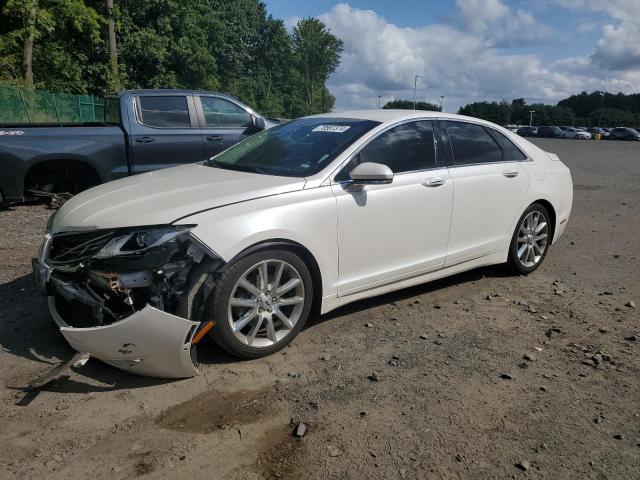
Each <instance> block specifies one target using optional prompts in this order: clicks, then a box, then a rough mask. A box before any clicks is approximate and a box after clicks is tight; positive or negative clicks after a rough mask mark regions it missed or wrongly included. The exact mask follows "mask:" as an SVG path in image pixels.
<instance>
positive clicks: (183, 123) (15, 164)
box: [0, 90, 277, 205]
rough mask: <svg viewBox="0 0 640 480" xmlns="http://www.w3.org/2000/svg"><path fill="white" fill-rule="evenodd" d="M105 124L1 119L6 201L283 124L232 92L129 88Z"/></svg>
mask: <svg viewBox="0 0 640 480" xmlns="http://www.w3.org/2000/svg"><path fill="white" fill-rule="evenodd" d="M105 111H106V114H105V120H104V122H101V123H90V124H87V123H84V124H60V125H58V124H42V125H33V124H29V125H24V124H23V125H18V124H5V125H0V205H3V204H10V203H17V202H22V201H25V200H29V199H32V198H34V197H35V196H37V193H35V192H48V193H60V192H68V193H72V194H75V193H78V192H80V191H82V190H85V189H87V188H89V187H92V186H94V185H97V184H100V183H103V182H108V181H111V180H115V179H118V178H122V177H126V176H129V175H135V174H138V173H144V172H148V171H151V170H158V169H161V168H167V167H173V166H175V165H179V164H184V163H194V162H198V161H201V160H205V159H207V158H211V157H213V156H214V155H217V154H218V153H220V152H221V151H223V150H226V149H227V148H229V147H230V146H232V145H234V144H235V143H237V142H239V141H240V140H242V139H244V138H246V137H247V136H249V135H253V134H254V133H256V132H258V131H260V130H263V129H265V128H269V127H270V126H272V125H274V124H275V123H277V122H274V121H272V120H268V119H265V118H264V117H262V116H261V115H259V114H258V113H256V112H255V111H254V110H252V109H251V108H250V107H248V106H246V105H244V104H242V103H241V102H239V101H238V100H236V99H235V98H233V97H230V96H228V95H224V94H221V93H215V92H204V91H190V90H126V91H123V92H121V93H120V94H119V95H118V96H117V97H114V98H112V99H109V100H107V106H106V108H105Z"/></svg>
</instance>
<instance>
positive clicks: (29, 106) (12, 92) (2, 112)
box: [0, 87, 118, 124]
mask: <svg viewBox="0 0 640 480" xmlns="http://www.w3.org/2000/svg"><path fill="white" fill-rule="evenodd" d="M113 103H116V110H115V111H116V112H117V102H113V101H112V99H105V98H100V97H96V96H93V95H68V94H65V93H52V92H49V91H47V90H29V89H22V88H15V87H0V124H11V123H27V124H28V123H35V124H38V123H40V124H42V123H53V124H62V123H94V122H98V123H114V122H115V123H117V121H118V118H114V108H113Z"/></svg>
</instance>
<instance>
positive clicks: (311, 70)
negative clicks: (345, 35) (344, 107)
mask: <svg viewBox="0 0 640 480" xmlns="http://www.w3.org/2000/svg"><path fill="white" fill-rule="evenodd" d="M292 47H293V54H294V64H295V67H296V70H297V73H298V80H299V82H300V84H301V87H302V89H303V91H304V95H305V105H304V106H305V112H304V113H305V114H312V113H318V112H326V111H328V110H327V96H326V92H325V88H324V84H325V82H326V81H327V79H328V78H329V75H331V74H332V73H333V72H334V71H335V69H336V68H337V67H338V65H339V64H340V55H341V54H342V49H343V43H342V40H340V39H339V38H337V37H336V36H334V35H333V34H331V33H330V32H329V30H328V29H327V28H326V26H325V25H324V23H322V22H321V21H320V20H318V19H317V18H305V19H303V20H300V21H299V22H298V23H297V24H296V26H295V27H294V28H293V39H292Z"/></svg>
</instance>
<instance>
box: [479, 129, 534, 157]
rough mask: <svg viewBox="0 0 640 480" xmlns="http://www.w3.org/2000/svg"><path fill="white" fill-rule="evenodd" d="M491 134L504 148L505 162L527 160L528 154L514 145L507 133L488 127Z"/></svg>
mask: <svg viewBox="0 0 640 480" xmlns="http://www.w3.org/2000/svg"><path fill="white" fill-rule="evenodd" d="M488 130H489V133H490V134H491V136H492V137H493V138H494V139H495V140H496V141H497V142H498V144H499V145H500V147H501V148H502V155H503V157H502V158H503V160H504V161H505V162H511V161H520V160H526V159H527V156H526V155H525V154H524V153H522V151H521V150H520V149H519V148H518V147H516V146H515V145H514V143H513V142H512V141H511V140H509V139H508V138H507V137H506V136H505V135H503V134H502V133H500V132H498V131H497V130H493V129H488Z"/></svg>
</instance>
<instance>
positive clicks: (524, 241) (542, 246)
mask: <svg viewBox="0 0 640 480" xmlns="http://www.w3.org/2000/svg"><path fill="white" fill-rule="evenodd" d="M548 238H549V225H548V223H547V219H546V218H545V216H544V214H543V213H542V212H539V211H533V212H531V213H529V214H528V215H527V216H526V217H524V219H523V220H522V223H521V224H520V229H519V230H518V250H517V253H518V260H519V261H520V263H521V264H522V265H523V266H524V267H526V268H531V267H533V266H534V265H536V264H537V263H538V262H539V261H540V260H541V259H542V256H543V255H544V252H545V250H546V249H547V242H548Z"/></svg>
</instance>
